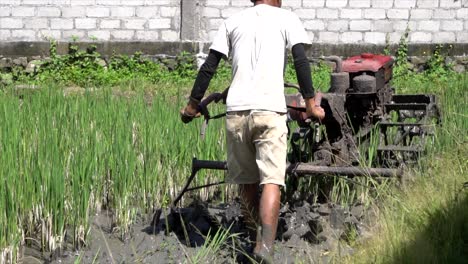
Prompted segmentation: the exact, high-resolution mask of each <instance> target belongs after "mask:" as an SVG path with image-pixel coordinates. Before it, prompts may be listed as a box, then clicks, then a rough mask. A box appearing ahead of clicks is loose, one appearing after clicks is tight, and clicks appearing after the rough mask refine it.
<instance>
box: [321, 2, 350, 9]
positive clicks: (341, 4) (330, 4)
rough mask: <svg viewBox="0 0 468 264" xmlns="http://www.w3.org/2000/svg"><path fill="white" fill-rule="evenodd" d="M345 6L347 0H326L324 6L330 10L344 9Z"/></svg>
mask: <svg viewBox="0 0 468 264" xmlns="http://www.w3.org/2000/svg"><path fill="white" fill-rule="evenodd" d="M347 5H348V0H327V1H326V2H325V6H326V7H330V8H340V7H346V6H347Z"/></svg>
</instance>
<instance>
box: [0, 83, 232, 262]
mask: <svg viewBox="0 0 468 264" xmlns="http://www.w3.org/2000/svg"><path fill="white" fill-rule="evenodd" d="M0 104H1V108H0V123H1V124H2V126H1V128H0V170H1V172H2V174H1V176H0V181H1V182H2V184H0V212H1V214H0V249H1V250H0V252H1V255H0V256H1V257H2V259H11V258H15V257H16V255H17V254H16V252H17V250H18V247H19V245H20V244H22V243H24V242H25V243H28V244H32V243H33V242H32V241H39V246H40V247H41V249H42V250H43V251H52V252H53V251H55V250H59V249H61V248H63V247H64V246H66V245H65V244H66V242H65V241H73V242H72V243H73V246H74V247H75V248H80V247H81V246H83V245H85V244H86V241H87V237H88V232H89V227H90V222H91V217H92V215H93V214H94V213H98V212H99V211H100V210H107V211H109V212H110V213H111V214H112V216H113V223H112V228H113V230H114V231H115V232H117V233H118V234H120V236H121V237H122V238H124V237H125V235H126V234H127V232H128V230H129V229H128V228H129V226H130V225H131V223H132V221H134V220H135V218H136V216H137V215H139V214H143V215H144V214H147V213H150V212H151V211H152V209H153V208H154V207H159V206H161V204H162V203H163V201H164V198H165V197H171V196H174V195H175V193H176V192H178V190H179V188H181V187H180V186H182V185H183V183H184V182H185V177H186V176H187V175H189V170H190V161H191V158H192V157H193V156H195V155H196V154H200V157H199V158H204V159H217V160H223V159H224V155H225V154H224V150H223V149H222V147H220V146H223V145H224V130H223V129H222V122H211V123H210V126H209V128H208V130H209V131H208V134H209V136H208V137H207V138H206V139H205V141H203V142H202V141H201V140H199V137H198V128H199V123H200V122H199V121H198V120H197V121H194V124H193V125H190V126H188V125H184V124H183V123H182V122H180V121H179V116H178V110H179V108H180V106H181V103H179V102H178V101H177V100H174V99H173V97H172V98H171V97H164V96H159V97H153V98H145V94H144V93H143V92H141V93H137V94H136V95H135V97H134V98H130V99H129V98H126V97H122V96H116V95H115V92H112V91H110V90H108V91H106V90H102V91H96V92H87V93H86V94H85V95H83V96H64V94H63V92H62V90H61V89H57V88H55V87H51V88H48V89H44V90H43V91H40V92H37V93H35V94H31V95H28V94H24V95H21V96H17V94H16V93H15V92H7V93H5V94H2V95H1V96H0ZM222 177H223V175H222V174H220V173H216V172H209V173H204V174H201V175H200V177H198V179H196V180H195V184H205V183H207V182H208V181H215V180H217V179H218V178H222ZM212 193H213V192H211V193H207V192H206V191H205V193H204V195H205V196H209V195H211V194H212Z"/></svg>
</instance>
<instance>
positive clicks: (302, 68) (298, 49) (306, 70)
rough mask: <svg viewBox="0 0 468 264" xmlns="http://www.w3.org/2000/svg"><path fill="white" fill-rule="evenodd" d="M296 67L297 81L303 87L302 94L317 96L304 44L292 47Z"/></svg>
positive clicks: (303, 95)
mask: <svg viewBox="0 0 468 264" xmlns="http://www.w3.org/2000/svg"><path fill="white" fill-rule="evenodd" d="M292 55H293V60H294V68H295V69H296V76H297V81H298V82H299V87H301V94H302V97H304V98H311V97H314V96H315V93H314V87H313V85H312V75H311V73H310V64H309V60H308V59H307V57H306V55H305V50H304V44H302V43H298V44H296V45H294V46H293V47H292Z"/></svg>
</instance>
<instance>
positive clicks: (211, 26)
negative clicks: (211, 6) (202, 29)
mask: <svg viewBox="0 0 468 264" xmlns="http://www.w3.org/2000/svg"><path fill="white" fill-rule="evenodd" d="M223 21H224V20H223V19H221V18H212V19H209V20H208V27H207V29H208V30H215V29H219V27H220V26H221V23H223Z"/></svg>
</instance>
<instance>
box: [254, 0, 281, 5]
mask: <svg viewBox="0 0 468 264" xmlns="http://www.w3.org/2000/svg"><path fill="white" fill-rule="evenodd" d="M260 4H265V5H270V6H274V7H280V4H279V1H277V0H258V1H255V4H254V5H260Z"/></svg>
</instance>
